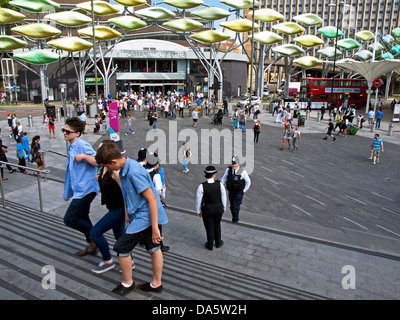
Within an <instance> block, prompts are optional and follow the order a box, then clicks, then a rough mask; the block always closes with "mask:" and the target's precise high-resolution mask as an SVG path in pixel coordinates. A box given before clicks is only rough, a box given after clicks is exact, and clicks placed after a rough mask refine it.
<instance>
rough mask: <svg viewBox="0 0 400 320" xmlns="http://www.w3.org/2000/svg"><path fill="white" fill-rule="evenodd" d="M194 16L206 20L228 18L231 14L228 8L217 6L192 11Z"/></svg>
mask: <svg viewBox="0 0 400 320" xmlns="http://www.w3.org/2000/svg"><path fill="white" fill-rule="evenodd" d="M191 14H192V16H195V17H199V18H201V19H204V20H209V21H214V20H220V19H224V18H227V17H229V16H230V15H231V13H230V12H229V11H228V10H225V9H222V8H217V7H208V8H204V9H199V10H195V11H192V12H191Z"/></svg>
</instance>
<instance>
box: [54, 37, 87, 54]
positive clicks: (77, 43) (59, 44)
mask: <svg viewBox="0 0 400 320" xmlns="http://www.w3.org/2000/svg"><path fill="white" fill-rule="evenodd" d="M47 44H48V45H49V46H50V47H53V48H57V49H61V50H64V51H68V52H79V51H85V50H88V49H90V48H93V44H92V43H91V42H89V41H86V40H84V39H81V38H78V37H63V38H58V39H54V40H51V41H48V42H47Z"/></svg>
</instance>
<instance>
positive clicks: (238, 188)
mask: <svg viewBox="0 0 400 320" xmlns="http://www.w3.org/2000/svg"><path fill="white" fill-rule="evenodd" d="M221 182H222V183H223V184H224V185H225V186H226V189H227V190H228V191H229V202H230V204H231V205H230V209H231V213H232V223H234V224H238V223H239V211H240V205H241V204H242V201H243V196H244V194H245V193H246V192H247V190H249V188H250V185H251V180H250V177H249V175H248V173H247V172H246V170H244V169H241V168H240V163H239V157H238V156H233V157H232V166H231V167H228V168H227V169H226V170H225V173H224V175H223V177H222V179H221Z"/></svg>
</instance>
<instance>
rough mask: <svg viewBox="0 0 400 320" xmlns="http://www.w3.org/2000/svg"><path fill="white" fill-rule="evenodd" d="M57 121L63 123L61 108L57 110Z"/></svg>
mask: <svg viewBox="0 0 400 320" xmlns="http://www.w3.org/2000/svg"><path fill="white" fill-rule="evenodd" d="M57 121H58V122H60V121H61V110H60V108H58V109H57Z"/></svg>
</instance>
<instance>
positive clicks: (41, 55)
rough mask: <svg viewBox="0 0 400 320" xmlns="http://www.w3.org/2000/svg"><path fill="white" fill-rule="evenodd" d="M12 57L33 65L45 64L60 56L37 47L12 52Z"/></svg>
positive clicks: (56, 59) (54, 60)
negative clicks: (15, 52)
mask: <svg viewBox="0 0 400 320" xmlns="http://www.w3.org/2000/svg"><path fill="white" fill-rule="evenodd" d="M14 58H16V59H18V60H21V61H24V62H27V63H32V64H35V65H46V64H50V63H53V62H56V61H58V60H59V59H60V56H59V55H58V54H56V53H54V52H50V51H47V50H40V49H38V50H30V51H27V52H22V53H18V54H14Z"/></svg>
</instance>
